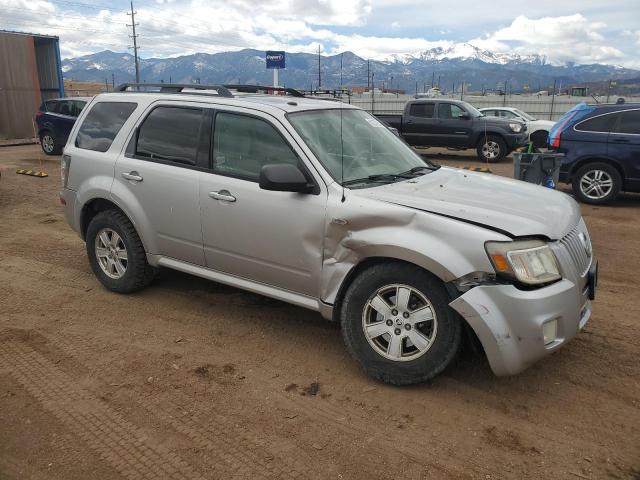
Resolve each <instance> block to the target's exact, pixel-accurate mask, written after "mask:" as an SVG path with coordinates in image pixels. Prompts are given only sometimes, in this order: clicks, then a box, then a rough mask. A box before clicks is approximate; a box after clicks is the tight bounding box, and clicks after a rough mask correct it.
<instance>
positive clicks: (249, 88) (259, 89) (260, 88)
mask: <svg viewBox="0 0 640 480" xmlns="http://www.w3.org/2000/svg"><path fill="white" fill-rule="evenodd" d="M224 87H225V88H227V89H229V90H235V91H237V92H239V93H267V94H271V93H273V92H284V93H285V94H287V93H288V94H289V95H291V96H292V97H304V93H302V92H301V91H300V90H296V89H295V88H285V87H265V86H264V85H224Z"/></svg>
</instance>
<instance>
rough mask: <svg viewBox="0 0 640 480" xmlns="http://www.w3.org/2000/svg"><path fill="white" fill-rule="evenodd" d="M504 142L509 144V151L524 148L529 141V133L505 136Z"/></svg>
mask: <svg viewBox="0 0 640 480" xmlns="http://www.w3.org/2000/svg"><path fill="white" fill-rule="evenodd" d="M504 141H505V142H506V144H507V147H508V148H509V150H515V149H516V148H519V147H524V146H525V145H526V144H527V143H528V141H529V133H527V132H526V131H525V132H521V133H508V134H506V135H505V136H504Z"/></svg>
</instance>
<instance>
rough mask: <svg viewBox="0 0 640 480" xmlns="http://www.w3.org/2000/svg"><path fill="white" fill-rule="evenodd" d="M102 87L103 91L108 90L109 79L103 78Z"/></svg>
mask: <svg viewBox="0 0 640 480" xmlns="http://www.w3.org/2000/svg"><path fill="white" fill-rule="evenodd" d="M104 88H105V92H108V91H109V80H108V79H107V78H105V79H104Z"/></svg>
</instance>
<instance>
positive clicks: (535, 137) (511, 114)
mask: <svg viewBox="0 0 640 480" xmlns="http://www.w3.org/2000/svg"><path fill="white" fill-rule="evenodd" d="M480 111H481V112H482V113H484V114H485V115H487V116H489V117H498V118H504V119H505V120H520V121H521V122H524V124H525V125H526V126H527V132H528V133H529V141H530V142H531V143H533V146H534V147H536V148H545V147H546V146H547V137H548V136H549V130H551V127H553V125H555V123H556V122H552V121H551V120H538V119H537V118H535V117H534V116H532V115H529V114H528V113H527V112H523V111H522V110H519V109H517V108H512V107H488V108H481V109H480Z"/></svg>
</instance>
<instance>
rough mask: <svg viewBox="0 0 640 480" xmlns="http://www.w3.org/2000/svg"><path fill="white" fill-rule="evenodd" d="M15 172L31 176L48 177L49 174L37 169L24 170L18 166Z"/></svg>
mask: <svg viewBox="0 0 640 480" xmlns="http://www.w3.org/2000/svg"><path fill="white" fill-rule="evenodd" d="M16 173H17V174H19V175H29V176H31V177H41V178H42V177H48V176H49V174H48V173H47V172H39V171H37V170H26V169H24V168H19V169H18V170H16Z"/></svg>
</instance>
